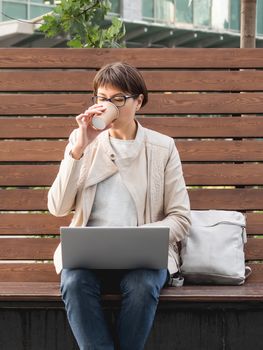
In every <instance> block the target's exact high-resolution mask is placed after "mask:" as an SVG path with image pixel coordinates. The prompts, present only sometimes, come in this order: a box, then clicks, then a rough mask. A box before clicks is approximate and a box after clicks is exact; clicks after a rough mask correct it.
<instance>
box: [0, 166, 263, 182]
mask: <svg viewBox="0 0 263 350" xmlns="http://www.w3.org/2000/svg"><path fill="white" fill-rule="evenodd" d="M58 168H59V166H58V165H57V164H56V165H55V164H50V165H39V164H37V165H34V164H33V165H0V186H50V185H51V184H52V183H53V181H54V179H55V177H56V174H57V172H58ZM183 172H184V177H185V181H186V184H187V185H192V186H193V185H262V184H263V176H262V174H263V164H254V163H253V164H251V163H244V164H207V163H204V164H183Z"/></svg>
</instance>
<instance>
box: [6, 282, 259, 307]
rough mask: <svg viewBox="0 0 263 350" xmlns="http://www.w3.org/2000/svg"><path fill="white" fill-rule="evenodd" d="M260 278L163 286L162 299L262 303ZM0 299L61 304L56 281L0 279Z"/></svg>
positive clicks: (110, 296)
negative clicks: (239, 283) (233, 282)
mask: <svg viewBox="0 0 263 350" xmlns="http://www.w3.org/2000/svg"><path fill="white" fill-rule="evenodd" d="M262 290H263V284H262V281H259V282H255V283H250V282H247V283H245V284H244V285H243V286H190V285H185V286H183V287H182V288H174V287H166V288H164V289H162V291H161V295H160V303H162V302H184V301H185V302H231V301H232V302H236V301H239V302H245V301H253V302H255V301H256V302H257V301H260V302H262V300H263V293H262ZM102 299H103V301H104V302H105V301H107V302H116V301H117V302H120V301H121V295H120V294H104V295H103V296H102ZM0 301H39V302H43V301H45V302H46V301H53V302H57V303H59V304H58V305H61V306H62V301H61V293H60V285H59V282H49V283H45V282H26V283H25V282H15V283H14V282H0ZM56 305H57V304H56Z"/></svg>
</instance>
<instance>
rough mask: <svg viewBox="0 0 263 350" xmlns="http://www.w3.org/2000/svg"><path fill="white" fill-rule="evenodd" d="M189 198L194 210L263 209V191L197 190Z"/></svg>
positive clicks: (190, 192) (191, 191) (191, 192)
mask: <svg viewBox="0 0 263 350" xmlns="http://www.w3.org/2000/svg"><path fill="white" fill-rule="evenodd" d="M189 196H190V202H191V208H192V209H225V210H262V209H263V189H234V190H232V189H222V190H217V189H208V190H205V189H202V190H200V189H195V190H190V191H189Z"/></svg>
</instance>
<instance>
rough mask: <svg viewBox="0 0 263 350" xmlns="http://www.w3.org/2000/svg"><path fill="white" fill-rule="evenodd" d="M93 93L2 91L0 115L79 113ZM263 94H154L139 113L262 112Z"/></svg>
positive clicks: (89, 103)
mask: <svg viewBox="0 0 263 350" xmlns="http://www.w3.org/2000/svg"><path fill="white" fill-rule="evenodd" d="M90 105H91V95H90V94H78V93H76V94H16V95H15V96H14V94H1V95H0V115H48V114H51V115H52V114H53V115H55V114H56V115H61V114H62V115H66V114H79V113H81V112H83V111H84V110H85V109H87V108H88V107H89V106H90ZM262 110H263V93H249V92H247V93H243V94H240V93H224V94H223V93H203V94H199V93H176V94H175V93H167V94H164V93H153V94H149V103H148V104H147V105H146V106H145V107H143V108H142V109H141V110H140V111H139V112H138V114H220V113H223V114H225V113H226V114H228V113H230V114H246V113H262Z"/></svg>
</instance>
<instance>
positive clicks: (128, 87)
mask: <svg viewBox="0 0 263 350" xmlns="http://www.w3.org/2000/svg"><path fill="white" fill-rule="evenodd" d="M106 85H111V86H114V87H117V88H120V89H121V90H122V91H124V92H125V93H129V94H131V95H138V96H139V95H140V94H142V95H143V102H142V107H143V106H144V105H145V104H146V103H147V101H148V92H147V88H146V84H145V81H144V79H143V77H142V75H141V73H140V72H139V71H138V69H136V68H135V67H133V66H131V65H130V64H128V63H124V62H114V63H109V64H106V65H105V66H103V67H102V68H101V69H100V70H99V71H98V72H97V74H96V76H95V78H94V80H93V90H94V94H95V95H96V94H97V91H98V88H99V87H100V86H106Z"/></svg>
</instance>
